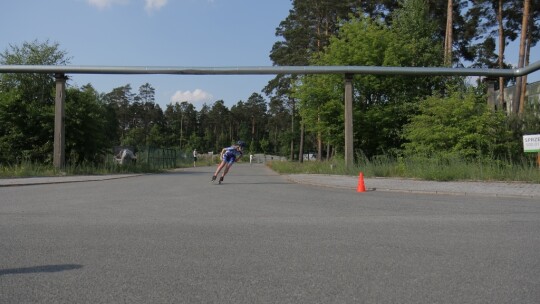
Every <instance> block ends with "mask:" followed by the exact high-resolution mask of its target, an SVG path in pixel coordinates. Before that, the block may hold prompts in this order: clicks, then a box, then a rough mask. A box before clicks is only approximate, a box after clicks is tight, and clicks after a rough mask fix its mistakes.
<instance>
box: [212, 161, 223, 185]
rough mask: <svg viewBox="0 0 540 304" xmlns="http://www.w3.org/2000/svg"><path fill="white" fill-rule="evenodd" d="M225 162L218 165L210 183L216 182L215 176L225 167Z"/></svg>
mask: <svg viewBox="0 0 540 304" xmlns="http://www.w3.org/2000/svg"><path fill="white" fill-rule="evenodd" d="M225 164H226V162H225V161H222V162H221V164H219V166H218V167H217V168H216V172H215V173H214V175H213V176H212V181H215V180H216V177H217V175H218V174H219V171H221V169H223V167H224V166H225Z"/></svg>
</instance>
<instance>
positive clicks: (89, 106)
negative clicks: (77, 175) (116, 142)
mask: <svg viewBox="0 0 540 304" xmlns="http://www.w3.org/2000/svg"><path fill="white" fill-rule="evenodd" d="M106 111H107V109H106V107H105V105H104V104H103V103H101V102H99V101H98V93H97V91H96V90H95V89H94V88H93V87H92V86H91V85H86V86H83V87H82V88H81V89H78V88H73V87H70V88H68V89H67V91H66V155H67V162H68V163H72V164H82V163H86V162H87V163H94V164H95V163H99V162H100V161H101V160H102V157H103V156H104V155H105V154H106V152H107V150H108V149H110V147H111V142H110V138H109V137H108V136H107V126H108V125H109V122H108V121H107V113H106Z"/></svg>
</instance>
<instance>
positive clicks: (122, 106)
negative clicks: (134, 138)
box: [104, 84, 137, 141]
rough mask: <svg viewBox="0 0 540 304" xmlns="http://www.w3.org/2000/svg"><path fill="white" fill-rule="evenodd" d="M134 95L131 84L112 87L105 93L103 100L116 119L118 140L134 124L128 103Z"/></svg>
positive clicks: (134, 120) (130, 102) (121, 138)
mask: <svg viewBox="0 0 540 304" xmlns="http://www.w3.org/2000/svg"><path fill="white" fill-rule="evenodd" d="M134 97H135V95H134V94H133V93H132V92H131V85H129V84H127V85H125V86H122V87H118V88H114V89H113V90H112V91H111V92H110V93H107V94H105V96H104V100H105V102H106V103H107V104H108V105H110V106H111V107H112V108H113V109H114V111H115V113H116V117H117V120H118V130H117V131H116V132H117V135H118V137H119V138H120V141H122V140H123V139H124V137H125V136H126V133H127V131H128V130H129V129H130V127H132V126H133V125H135V124H136V122H137V121H136V119H135V118H134V117H133V115H132V114H133V113H131V112H130V105H131V104H132V103H133V99H134Z"/></svg>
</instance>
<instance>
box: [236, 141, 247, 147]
mask: <svg viewBox="0 0 540 304" xmlns="http://www.w3.org/2000/svg"><path fill="white" fill-rule="evenodd" d="M236 144H237V145H239V146H240V147H242V148H245V147H246V143H245V142H244V141H242V140H239V141H237V142H236Z"/></svg>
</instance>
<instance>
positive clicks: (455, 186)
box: [285, 174, 540, 199]
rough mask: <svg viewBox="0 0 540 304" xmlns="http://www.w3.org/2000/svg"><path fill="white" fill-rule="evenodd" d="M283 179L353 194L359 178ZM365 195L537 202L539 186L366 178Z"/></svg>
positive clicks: (297, 176) (317, 176) (315, 176)
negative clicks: (528, 199)
mask: <svg viewBox="0 0 540 304" xmlns="http://www.w3.org/2000/svg"><path fill="white" fill-rule="evenodd" d="M285 177H286V179H287V180H289V181H291V182H294V183H298V184H306V185H311V186H317V187H330V188H338V189H348V190H353V191H356V187H357V182H358V178H357V177H354V176H342V175H326V174H291V175H285ZM364 182H365V186H366V190H367V192H370V191H385V192H398V193H418V194H432V195H462V196H485V197H516V198H518V197H519V198H538V199H540V184H530V183H513V182H478V181H460V182H437V181H422V180H415V179H395V178H366V179H364Z"/></svg>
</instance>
